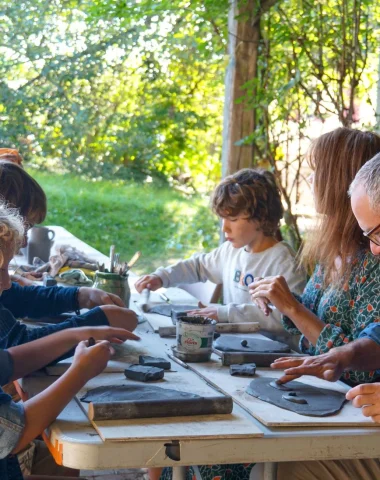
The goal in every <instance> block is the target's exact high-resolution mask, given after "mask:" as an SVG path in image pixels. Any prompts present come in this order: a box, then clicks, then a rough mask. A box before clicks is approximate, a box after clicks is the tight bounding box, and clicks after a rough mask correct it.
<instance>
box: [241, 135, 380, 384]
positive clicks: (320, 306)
mask: <svg viewBox="0 0 380 480" xmlns="http://www.w3.org/2000/svg"><path fill="white" fill-rule="evenodd" d="M378 152H380V137H379V136H378V135H376V134H375V133H370V132H360V131H358V130H352V129H348V128H338V129H336V130H334V131H332V132H330V133H327V134H325V135H322V136H321V137H319V138H318V139H317V140H316V141H315V142H314V143H313V144H312V147H311V149H310V154H309V163H310V166H311V167H312V169H313V171H314V173H313V174H312V175H311V183H312V190H313V195H314V202H315V206H316V210H317V213H318V214H319V219H318V225H317V227H316V228H315V229H314V230H313V232H311V233H309V234H308V235H307V238H306V241H305V245H304V247H303V252H302V258H303V260H304V262H305V264H306V266H308V267H311V266H312V265H313V266H314V265H315V264H316V267H315V269H314V272H313V274H312V276H311V278H310V280H309V282H308V284H307V286H306V288H305V290H304V292H303V294H302V296H301V297H298V296H296V295H293V294H292V293H291V292H290V290H289V288H288V286H287V283H286V281H285V280H284V278H283V277H267V278H264V279H262V280H258V281H256V282H254V283H252V284H251V285H250V292H251V295H252V300H253V301H257V302H258V303H259V305H260V306H261V308H262V309H263V310H264V311H266V312H268V311H269V309H270V306H269V305H268V304H269V302H270V303H271V304H272V305H274V306H275V307H276V308H278V309H279V310H280V311H281V312H282V313H283V315H284V316H283V325H284V327H285V329H286V330H287V331H289V332H291V333H293V334H298V335H299V334H300V333H301V334H302V337H301V340H300V348H301V350H302V352H304V353H308V354H310V355H318V354H321V353H326V352H328V351H329V350H330V349H331V348H334V347H338V346H341V345H344V344H346V343H349V342H352V341H353V340H356V339H357V338H358V337H359V335H360V333H361V332H362V331H363V330H364V329H365V328H366V327H367V326H368V325H370V324H372V323H377V322H380V296H379V293H380V263H379V260H378V259H377V258H376V257H375V256H374V255H372V253H371V251H370V249H369V240H368V239H367V238H366V237H365V236H363V234H362V231H361V229H360V227H359V225H358V224H357V221H356V219H355V217H354V214H353V212H352V210H351V205H350V200H349V197H348V194H347V192H348V189H349V186H350V184H351V182H352V180H353V179H354V177H355V175H356V173H357V171H358V170H359V169H360V167H361V166H362V165H364V163H365V162H366V161H368V160H370V159H371V158H372V157H373V156H374V155H375V154H376V153H378ZM379 376H380V371H379V372H374V371H372V372H357V371H351V372H345V374H344V376H343V380H346V381H347V382H348V383H350V384H357V383H363V382H372V381H374V380H375V379H376V378H378V377H379Z"/></svg>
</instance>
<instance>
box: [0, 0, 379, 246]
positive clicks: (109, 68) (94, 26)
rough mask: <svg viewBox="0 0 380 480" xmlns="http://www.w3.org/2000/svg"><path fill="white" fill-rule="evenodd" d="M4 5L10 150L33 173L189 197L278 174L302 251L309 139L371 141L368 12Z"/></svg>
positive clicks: (372, 10)
mask: <svg viewBox="0 0 380 480" xmlns="http://www.w3.org/2000/svg"><path fill="white" fill-rule="evenodd" d="M0 5H1V12H2V15H1V17H0V32H1V37H2V41H1V45H0V49H1V55H0V74H1V79H0V116H1V123H0V141H1V144H2V146H14V147H16V148H20V149H21V150H22V153H23V154H24V156H25V158H26V160H27V162H29V165H34V166H38V168H45V169H50V170H53V171H55V172H75V173H76V174H77V175H78V174H79V175H81V176H82V177H85V178H88V179H92V180H99V179H102V178H104V179H107V178H108V179H114V178H117V179H118V180H123V179H125V180H130V179H135V180H137V181H144V182H146V181H156V180H160V181H161V182H162V183H167V184H169V185H172V186H175V187H176V188H179V189H182V190H184V191H185V192H186V193H194V192H209V191H210V190H211V189H212V187H213V186H214V184H215V183H216V182H217V181H218V180H219V178H220V176H221V174H222V171H223V174H226V173H228V172H232V171H235V170H237V169H239V168H242V167H245V166H255V165H260V166H263V167H265V168H270V169H271V170H272V171H273V172H274V173H275V175H276V176H277V178H278V180H279V184H280V187H281V191H282V193H283V198H284V204H285V207H286V215H285V226H284V232H285V233H286V235H287V238H288V240H290V241H291V243H292V244H293V245H294V246H295V247H297V246H298V245H299V243H300V240H301V234H300V224H299V215H300V214H302V211H301V210H300V207H299V201H300V198H301V194H302V190H303V182H304V178H305V174H306V170H305V167H304V157H305V152H306V149H307V146H308V145H309V142H310V140H312V139H313V138H315V137H316V136H318V135H319V134H321V133H323V132H324V131H326V130H331V129H332V128H335V127H336V126H339V125H345V126H352V127H357V128H362V127H363V128H370V129H375V128H377V123H378V122H377V119H378V118H379V115H378V112H376V84H377V82H378V66H379V54H378V38H379V19H380V4H378V3H376V2H375V3H374V2H372V0H323V1H322V0H319V1H316V2H312V1H309V0H230V1H229V0H189V1H185V0H171V1H169V0H124V1H114V0H83V1H81V0H66V1H64V0H57V1H55V2H48V1H45V0H25V1H22V2H14V3H11V2H8V1H5V0H0ZM378 103H380V102H378ZM223 109H224V112H223ZM223 117H224V126H223ZM222 131H223V132H224V133H223V137H222ZM221 160H222V161H221ZM222 165H223V169H222ZM302 228H303V227H302Z"/></svg>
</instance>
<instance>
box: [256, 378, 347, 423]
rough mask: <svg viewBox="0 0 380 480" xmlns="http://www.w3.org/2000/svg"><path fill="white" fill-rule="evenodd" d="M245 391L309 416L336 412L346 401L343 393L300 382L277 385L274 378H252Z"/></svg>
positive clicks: (265, 400)
mask: <svg viewBox="0 0 380 480" xmlns="http://www.w3.org/2000/svg"><path fill="white" fill-rule="evenodd" d="M247 393H248V394H249V395H252V396H253V397H256V398H259V399H260V400H263V401H264V402H268V403H271V404H272V405H276V406H277V407H281V408H285V410H290V411H292V412H295V413H298V414H300V415H306V416H309V417H327V416H329V415H334V414H335V413H338V412H339V411H340V410H341V409H342V408H343V405H344V403H345V402H346V396H345V394H344V393H340V392H336V391H335V390H328V389H325V388H317V387H312V386H310V385H305V384H304V383H301V382H295V381H293V382H289V383H287V384H285V385H278V384H277V383H276V379H275V378H268V377H263V378H257V379H255V380H252V382H251V383H250V384H249V386H248V388H247Z"/></svg>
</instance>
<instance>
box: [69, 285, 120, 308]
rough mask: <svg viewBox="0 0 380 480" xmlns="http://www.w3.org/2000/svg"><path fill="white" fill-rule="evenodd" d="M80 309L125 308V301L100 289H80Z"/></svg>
mask: <svg viewBox="0 0 380 480" xmlns="http://www.w3.org/2000/svg"><path fill="white" fill-rule="evenodd" d="M78 303H79V308H94V307H100V306H101V305H117V306H118V307H125V303H124V302H123V300H122V299H121V298H120V297H118V296H117V295H114V294H113V293H108V292H103V290H99V289H98V288H90V287H80V289H79V292H78Z"/></svg>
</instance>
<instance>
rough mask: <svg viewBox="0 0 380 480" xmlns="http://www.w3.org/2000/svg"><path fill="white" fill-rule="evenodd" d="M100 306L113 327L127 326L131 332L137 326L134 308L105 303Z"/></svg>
mask: <svg viewBox="0 0 380 480" xmlns="http://www.w3.org/2000/svg"><path fill="white" fill-rule="evenodd" d="M100 308H101V309H102V310H103V312H104V313H105V315H106V317H107V320H108V323H109V324H110V325H111V327H115V328H125V329H126V330H129V331H130V332H131V331H133V330H134V329H135V328H136V327H137V315H136V314H135V312H134V311H133V310H129V308H121V307H117V306H116V305H103V306H102V307H100Z"/></svg>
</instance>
